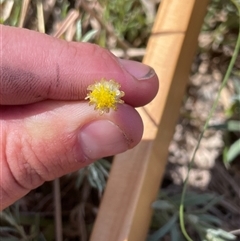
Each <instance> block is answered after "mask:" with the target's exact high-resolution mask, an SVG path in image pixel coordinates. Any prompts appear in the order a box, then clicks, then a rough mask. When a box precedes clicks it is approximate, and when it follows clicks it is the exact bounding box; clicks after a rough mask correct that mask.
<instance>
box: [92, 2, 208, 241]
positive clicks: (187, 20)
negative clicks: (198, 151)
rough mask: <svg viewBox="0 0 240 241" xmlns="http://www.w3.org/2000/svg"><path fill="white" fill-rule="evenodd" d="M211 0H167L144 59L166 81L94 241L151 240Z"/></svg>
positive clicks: (107, 200)
mask: <svg viewBox="0 0 240 241" xmlns="http://www.w3.org/2000/svg"><path fill="white" fill-rule="evenodd" d="M207 4H208V0H201V1H199V0H181V1H179V0H163V1H162V2H161V5H160V8H159V10H158V13H157V16H156V20H155V23H154V26H153V29H152V34H151V37H150V39H149V43H148V46H147V51H146V55H145V57H144V60H143V62H144V63H145V64H148V65H150V66H152V67H153V68H154V69H155V70H156V73H157V75H158V77H159V80H160V90H159V93H158V95H157V97H156V98H155V99H154V101H152V102H151V103H150V104H148V105H147V106H145V107H142V108H139V109H138V111H139V113H140V114H141V116H142V118H143V121H144V126H145V131H144V135H143V139H142V141H141V143H140V144H139V145H138V146H137V147H135V148H134V149H132V150H129V151H127V152H125V153H123V154H120V155H117V156H116V157H115V159H114V164H113V166H112V170H111V173H110V178H109V181H108V184H107V188H106V191H105V194H104V197H103V200H102V203H101V206H100V210H99V213H98V217H97V220H96V223H95V226H94V229H93V233H92V236H91V239H90V240H91V241H142V240H146V235H147V230H148V227H149V223H150V220H151V215H152V209H151V203H152V202H153V201H154V200H155V198H156V196H157V193H158V191H159V185H160V183H161V180H162V177H163V174H164V170H165V165H166V160H167V156H168V147H169V144H170V141H171V140H172V136H173V133H174V128H175V125H176V122H177V119H178V116H179V109H180V106H181V102H182V99H183V96H184V93H185V88H186V85H187V83H188V79H189V77H188V76H189V71H190V67H191V63H192V60H193V56H194V53H195V50H196V47H197V38H198V34H199V32H200V29H201V25H202V22H203V18H204V15H205V13H206V9H207Z"/></svg>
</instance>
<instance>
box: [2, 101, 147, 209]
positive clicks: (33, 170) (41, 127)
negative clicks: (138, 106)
mask: <svg viewBox="0 0 240 241" xmlns="http://www.w3.org/2000/svg"><path fill="white" fill-rule="evenodd" d="M1 110H2V111H1V117H2V123H1V127H2V128H1V129H2V133H1V136H2V152H3V153H6V154H5V155H3V160H2V173H4V175H3V176H2V177H1V182H0V189H2V190H3V195H2V207H1V208H4V207H6V206H8V205H10V204H11V203H12V202H14V201H16V200H17V199H19V198H20V197H22V196H24V195H25V194H26V193H27V192H29V191H30V190H31V189H33V188H36V187H37V186H39V185H41V184H42V183H43V182H44V181H48V180H52V179H54V178H57V177H59V176H62V175H64V174H66V173H69V172H72V171H75V170H78V169H79V168H82V167H84V166H86V165H88V164H90V163H91V162H92V161H93V160H96V159H99V158H101V157H104V156H111V155H115V154H117V153H120V152H123V151H126V150H127V149H129V148H132V147H134V146H135V145H136V144H137V143H138V142H139V141H140V139H141V136H142V132H143V125H142V121H141V118H140V116H139V115H138V113H137V111H136V110H135V109H134V108H132V107H130V106H128V105H124V104H123V105H120V106H119V109H118V111H116V112H115V111H112V112H110V113H109V114H104V115H102V116H101V115H99V114H98V113H97V112H95V111H94V110H93V108H92V107H90V106H89V105H88V103H86V102H83V101H82V102H79V101H78V102H74V101H71V102H56V101H43V102H39V103H35V104H32V105H28V106H24V107H22V106H14V107H12V108H7V107H3V108H2V109H1ZM4 190H6V191H5V192H4Z"/></svg>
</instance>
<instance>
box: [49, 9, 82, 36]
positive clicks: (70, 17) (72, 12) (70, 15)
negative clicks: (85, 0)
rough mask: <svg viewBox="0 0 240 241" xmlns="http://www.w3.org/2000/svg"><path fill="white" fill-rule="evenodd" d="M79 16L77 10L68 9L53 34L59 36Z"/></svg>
mask: <svg viewBox="0 0 240 241" xmlns="http://www.w3.org/2000/svg"><path fill="white" fill-rule="evenodd" d="M78 17H79V12H78V11H77V10H70V11H69V13H68V15H67V17H66V18H65V20H64V21H63V22H62V24H61V26H60V27H59V29H58V30H57V31H56V32H55V33H53V36H54V37H56V38H59V37H61V36H62V35H63V33H64V32H65V31H66V30H67V29H68V28H69V26H71V25H72V24H73V23H74V22H75V21H76V20H77V18H78Z"/></svg>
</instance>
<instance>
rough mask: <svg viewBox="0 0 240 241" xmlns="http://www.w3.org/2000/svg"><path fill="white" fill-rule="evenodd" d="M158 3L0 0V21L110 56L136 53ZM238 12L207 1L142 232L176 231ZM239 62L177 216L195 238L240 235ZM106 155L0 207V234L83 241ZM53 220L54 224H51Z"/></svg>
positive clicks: (6, 239) (152, 240)
mask: <svg viewBox="0 0 240 241" xmlns="http://www.w3.org/2000/svg"><path fill="white" fill-rule="evenodd" d="M160 4H161V2H160V1H158V0H152V1H147V0H31V1H30V0H0V21H1V23H3V24H6V25H11V26H18V27H24V28H29V29H32V30H35V31H40V32H46V33H47V34H50V35H52V36H55V37H59V38H62V39H66V40H67V41H77V42H92V43H96V44H98V45H100V46H102V47H105V48H108V49H109V50H110V51H112V52H113V53H114V54H115V55H116V56H118V57H122V58H128V59H134V60H138V61H141V59H142V57H143V55H144V53H145V47H146V44H147V40H148V37H149V35H150V32H151V27H152V24H153V22H154V18H155V14H156V11H157V9H158V7H159V5H160ZM238 17H239V16H238V13H237V10H236V8H235V7H234V5H233V4H232V3H231V1H230V0H212V1H211V3H210V4H209V7H208V12H207V14H206V17H205V21H204V24H203V27H202V32H201V33H200V36H199V48H198V50H197V53H196V56H195V59H194V61H193V64H192V70H191V73H190V76H189V85H188V88H187V91H186V95H185V98H184V100H183V103H182V108H181V110H180V115H179V121H178V123H177V125H176V131H175V135H174V138H173V140H172V143H171V145H170V148H169V160H168V166H167V169H166V172H165V176H164V180H163V183H162V186H161V187H159V188H160V190H161V192H160V193H159V197H158V199H157V200H156V202H155V203H153V208H154V210H155V211H154V215H153V218H152V224H151V227H150V229H149V236H148V241H158V240H172V241H175V240H178V241H181V240H184V238H183V236H182V234H181V231H180V228H179V223H178V218H177V213H178V207H179V203H180V195H181V192H182V184H183V180H184V178H185V177H186V173H187V168H188V163H189V160H190V157H191V153H192V150H193V148H194V146H195V145H196V143H197V137H198V135H199V133H200V131H201V129H202V127H203V125H204V122H205V120H206V118H207V115H208V113H209V110H210V108H211V106H212V103H213V101H214V98H215V97H216V95H217V91H218V88H219V86H220V84H221V81H222V77H223V75H224V74H225V72H226V69H227V66H228V64H229V61H230V58H231V56H232V53H233V49H234V46H235V43H236V39H237V34H238ZM169 57H170V56H169ZM239 69H240V57H238V60H237V62H236V64H235V66H234V71H233V73H232V75H231V78H230V80H229V81H228V84H227V87H226V88H225V89H224V90H223V92H222V94H221V98H220V102H219V105H218V108H217V110H216V112H215V114H214V117H213V118H212V120H211V123H210V128H209V129H208V131H207V133H206V136H205V138H204V139H203V140H202V142H201V145H200V148H199V151H198V154H197V156H196V158H195V163H194V166H193V169H192V171H191V175H190V178H189V191H188V192H187V196H186V200H185V217H186V222H187V230H188V232H189V233H190V235H191V236H192V237H194V240H209V241H210V240H216V241H221V240H240V230H239V226H240V186H239V183H240V164H239V163H240V160H239V159H240V156H239V154H240V71H239ZM111 163H112V158H111V157H109V158H106V159H102V160H98V161H97V162H96V163H94V164H92V165H90V166H88V167H86V168H84V169H81V170H79V171H78V172H75V173H72V174H69V175H67V176H64V177H62V178H61V179H60V180H57V181H55V182H47V183H45V184H44V185H42V186H41V187H39V188H37V189H36V190H33V191H32V192H31V193H29V194H28V195H27V196H26V197H24V198H22V199H21V200H19V201H17V202H16V203H15V204H13V205H12V206H10V207H9V208H8V209H6V210H4V211H3V212H1V214H0V240H1V241H15V240H34V241H35V240H36V241H42V240H48V241H52V240H57V241H60V240H65V241H75V240H81V241H87V240H88V239H89V236H90V234H91V230H92V227H93V224H94V220H95V217H96V215H97V212H98V208H99V204H100V202H101V198H102V195H103V192H104V188H105V185H106V181H107V178H108V173H109V170H110V168H111ZM117 188H118V187H116V189H117ZM60 204H61V205H60ZM60 220H61V221H62V228H61V227H60V228H59V226H57V225H56V222H59V221H60Z"/></svg>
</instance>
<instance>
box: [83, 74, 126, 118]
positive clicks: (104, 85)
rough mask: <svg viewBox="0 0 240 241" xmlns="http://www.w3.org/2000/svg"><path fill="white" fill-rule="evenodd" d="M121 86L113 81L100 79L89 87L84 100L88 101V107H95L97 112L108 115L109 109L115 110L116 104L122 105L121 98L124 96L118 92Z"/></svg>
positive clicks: (121, 92)
mask: <svg viewBox="0 0 240 241" xmlns="http://www.w3.org/2000/svg"><path fill="white" fill-rule="evenodd" d="M120 87H121V85H120V84H119V83H117V82H116V81H115V80H113V79H111V80H109V81H108V80H106V79H101V80H100V81H99V82H96V83H95V84H93V85H89V86H88V88H87V90H88V91H89V93H88V94H87V97H86V98H85V99H86V100H87V99H89V105H95V108H94V109H95V110H98V111H99V113H100V114H101V115H102V114H104V113H108V112H109V110H110V109H113V110H117V104H118V103H119V104H123V103H124V101H123V100H121V98H122V97H123V96H124V95H125V94H124V92H123V91H121V90H119V89H120Z"/></svg>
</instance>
